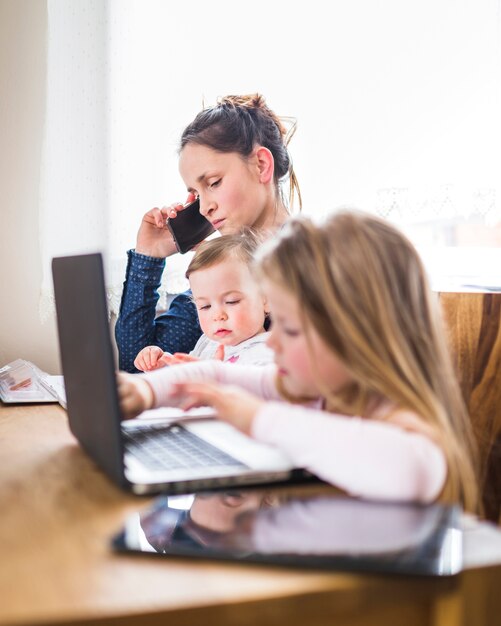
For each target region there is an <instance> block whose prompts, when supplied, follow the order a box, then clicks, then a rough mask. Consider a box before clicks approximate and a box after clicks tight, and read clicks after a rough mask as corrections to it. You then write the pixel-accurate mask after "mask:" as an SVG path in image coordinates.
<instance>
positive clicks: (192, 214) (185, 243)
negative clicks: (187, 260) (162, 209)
mask: <svg viewBox="0 0 501 626" xmlns="http://www.w3.org/2000/svg"><path fill="white" fill-rule="evenodd" d="M167 228H168V229H169V230H170V232H171V234H172V237H173V239H174V243H175V244H176V247H177V249H178V250H179V252H180V253H181V254H185V252H188V251H189V250H191V249H192V248H193V247H194V246H196V245H197V243H200V242H201V241H203V240H204V239H206V238H207V237H208V236H209V235H211V234H212V233H213V232H214V227H213V226H212V224H211V223H210V222H209V220H207V219H205V217H204V216H203V215H202V214H201V213H200V200H199V199H198V198H197V199H196V200H194V201H193V202H191V203H190V204H188V205H187V206H186V207H185V208H184V209H183V210H182V211H179V213H178V214H177V216H176V217H174V218H172V219H167Z"/></svg>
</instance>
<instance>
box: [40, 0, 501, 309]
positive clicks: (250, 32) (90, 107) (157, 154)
mask: <svg viewBox="0 0 501 626" xmlns="http://www.w3.org/2000/svg"><path fill="white" fill-rule="evenodd" d="M48 7H49V53H48V54H49V63H48V65H49V70H48V103H47V109H48V113H47V133H46V144H45V152H44V161H43V181H44V186H43V202H42V206H43V214H42V220H41V221H42V224H43V227H42V231H41V246H42V251H43V259H44V268H45V274H44V285H43V297H42V310H43V311H44V310H45V311H46V310H47V306H50V300H51V296H50V293H51V278H50V259H51V258H52V256H57V255H59V254H70V253H76V252H81V251H91V250H92V251H94V250H98V249H99V250H102V251H103V253H104V256H105V261H106V268H107V277H108V283H109V298H110V308H111V309H112V310H115V311H116V307H117V305H118V301H119V294H120V287H121V282H122V280H123V275H124V267H125V252H126V250H127V249H129V248H131V247H133V246H134V243H135V235H136V232H137V228H138V226H139V222H140V219H141V216H142V215H143V214H144V213H145V211H147V210H148V209H150V208H152V207H153V206H158V205H159V204H164V203H167V204H170V203H171V202H174V201H177V200H181V201H182V200H184V199H185V196H186V192H185V189H184V186H183V183H182V181H181V179H180V177H179V174H178V170H177V144H178V140H179V136H180V134H181V131H182V129H183V127H184V126H185V125H186V124H187V123H188V122H189V121H191V119H192V118H193V117H194V115H195V114H196V113H197V112H198V111H199V110H200V108H201V107H202V105H203V103H205V104H213V103H214V102H215V100H216V98H217V96H219V95H223V94H228V93H250V92H254V91H259V92H261V93H263V94H264V95H265V96H266V98H267V100H268V103H269V105H270V106H271V107H272V108H273V109H274V110H275V111H276V112H277V113H278V114H279V115H284V116H293V117H296V118H297V120H298V131H297V133H296V136H295V137H294V139H293V140H292V143H291V146H290V149H291V153H292V157H293V160H294V165H295V169H296V173H297V175H298V178H299V181H300V185H301V190H302V193H303V198H304V205H305V207H304V210H305V213H307V214H315V215H323V214H326V213H328V212H330V211H332V210H335V209H336V208H338V207H340V206H346V205H349V206H356V207H358V208H360V209H364V210H368V211H373V212H376V213H379V214H381V215H384V216H385V217H388V218H389V219H392V220H394V221H395V222H396V223H397V224H399V225H400V226H401V227H402V228H403V229H404V230H407V232H408V233H409V234H410V235H411V236H412V237H413V238H414V240H415V241H416V243H417V244H418V245H419V246H420V249H422V250H423V254H424V255H425V257H426V258H425V260H427V261H428V262H429V263H430V268H431V271H432V273H433V274H434V276H441V277H442V278H444V277H447V276H448V277H451V276H455V277H456V279H458V280H461V281H462V282H465V281H466V282H468V281H471V280H477V279H478V277H479V276H481V280H482V281H483V282H486V283H492V284H494V283H495V282H498V283H500V284H501V270H498V269H497V268H501V202H500V198H501V122H500V119H501V114H500V111H501V36H500V24H501V21H500V0H438V1H437V0H423V1H422V2H419V3H416V2H412V1H411V0H403V1H402V0H383V1H382V2H373V0H350V1H348V0H344V1H341V0H338V1H336V2H328V3H326V2H324V1H323V0H309V2H304V1H299V0H287V1H286V0H274V2H269V0H266V1H265V0H254V2H253V3H251V4H248V3H247V4H243V3H240V4H239V5H238V7H237V6H236V5H235V2H234V0H233V1H230V0H220V1H219V2H218V3H217V4H214V3H208V2H206V1H204V0H191V1H187V2H167V1H160V0H72V1H71V2H68V1H67V0H49V2H48ZM451 246H463V250H462V253H461V254H454V252H455V251H453V253H452V255H451V253H450V247H451ZM479 246H483V247H484V250H483V251H482V252H478V248H479ZM472 250H477V252H476V253H475V254H472ZM447 251H449V253H448V254H446V252H447ZM186 262H187V259H186V258H184V257H178V258H176V259H172V260H169V262H168V268H169V270H168V272H166V276H165V290H166V291H169V292H176V291H179V290H182V289H184V288H185V286H186V283H185V281H184V278H183V273H184V267H185V265H186Z"/></svg>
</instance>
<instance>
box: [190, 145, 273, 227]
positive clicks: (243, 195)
mask: <svg viewBox="0 0 501 626" xmlns="http://www.w3.org/2000/svg"><path fill="white" fill-rule="evenodd" d="M264 165H265V164H263V163H262V162H261V161H260V157H259V154H258V153H256V151H255V152H254V153H252V154H251V156H250V157H249V158H248V159H247V160H245V159H243V158H242V157H240V155H239V154H237V153H236V152H228V153H222V152H216V151H215V150H212V148H208V147H207V146H200V145H197V144H193V143H189V144H187V145H186V146H185V147H184V148H183V150H182V151H181V155H180V158H179V171H180V174H181V177H182V178H183V180H184V182H185V184H186V187H187V189H188V191H189V192H191V193H194V194H195V195H197V196H198V197H199V198H200V213H202V215H204V216H205V217H206V218H207V219H208V220H209V221H210V222H211V223H212V225H213V226H214V228H215V229H216V230H218V231H219V232H220V233H222V234H223V235H226V234H232V233H235V232H238V231H239V230H240V229H241V228H242V227H244V226H249V227H253V228H256V229H260V228H267V227H270V226H271V225H272V222H273V218H274V215H275V203H274V188H273V186H272V185H271V186H270V185H269V184H266V181H267V178H266V176H263V168H264ZM272 169H273V168H272ZM271 192H273V193H271Z"/></svg>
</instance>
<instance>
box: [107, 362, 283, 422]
mask: <svg viewBox="0 0 501 626" xmlns="http://www.w3.org/2000/svg"><path fill="white" fill-rule="evenodd" d="M275 374H276V367H275V365H274V364H270V365H267V366H252V365H246V366H239V365H238V364H236V363H222V362H221V361H216V360H208V361H197V362H195V363H187V364H185V365H176V367H168V368H162V369H159V370H155V371H153V372H148V373H146V374H139V375H128V374H123V373H122V374H119V376H118V393H119V399H120V406H121V410H122V415H123V417H124V418H132V417H135V416H136V415H138V414H139V413H141V412H142V411H144V410H146V409H150V408H153V407H159V406H179V405H181V404H183V402H184V400H185V398H183V397H182V396H181V397H180V395H179V388H178V387H177V385H178V384H179V383H216V386H217V387H219V386H220V385H225V386H226V385H230V386H238V388H239V389H240V390H243V393H245V392H247V394H245V395H246V396H249V395H251V394H252V395H253V396H255V397H257V398H260V399H264V400H279V399H280V395H279V393H278V391H277V388H276V385H275ZM243 401H244V402H245V400H243Z"/></svg>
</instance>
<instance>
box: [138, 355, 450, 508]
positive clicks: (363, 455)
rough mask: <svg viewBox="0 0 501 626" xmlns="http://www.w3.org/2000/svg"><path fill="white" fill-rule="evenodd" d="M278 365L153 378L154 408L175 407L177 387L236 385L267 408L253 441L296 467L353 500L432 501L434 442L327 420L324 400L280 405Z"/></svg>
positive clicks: (437, 471) (440, 469)
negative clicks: (273, 448)
mask: <svg viewBox="0 0 501 626" xmlns="http://www.w3.org/2000/svg"><path fill="white" fill-rule="evenodd" d="M275 375H276V368H275V365H268V366H260V367H254V366H245V367H243V366H239V365H237V364H228V363H221V362H218V361H201V362H198V363H190V364H188V365H186V366H178V367H172V368H164V369H161V370H157V371H155V372H150V373H148V374H143V376H146V377H147V380H148V382H149V383H150V385H151V387H152V388H153V392H154V395H155V406H173V405H174V404H175V403H174V402H173V400H172V398H171V397H170V393H171V390H172V384H173V383H176V382H187V381H199V382H201V381H204V382H216V383H220V384H223V385H225V384H231V385H238V386H240V387H242V388H243V389H245V390H246V391H249V392H251V393H253V394H255V395H256V396H258V397H260V398H262V399H264V400H266V401H267V402H266V403H265V404H264V406H263V407H262V408H261V409H260V410H259V411H258V413H257V414H256V416H255V418H254V420H253V424H252V436H253V437H254V438H255V439H257V440H259V441H262V442H263V443H268V444H272V445H275V446H277V447H278V448H280V449H281V450H282V451H284V452H285V453H286V454H287V455H288V456H289V458H290V459H291V460H292V461H293V463H294V464H295V465H296V466H297V467H302V468H305V469H308V470H309V471H310V472H312V473H314V474H316V475H317V476H318V477H319V478H322V479H323V480H325V481H327V482H329V483H331V484H333V485H335V486H337V487H339V488H341V489H343V490H344V491H346V492H347V493H349V494H350V495H355V496H360V497H364V498H374V499H385V500H386V499H387V500H397V501H417V502H431V501H433V500H434V499H436V498H437V497H438V495H439V494H440V492H441V490H442V488H443V485H444V483H445V480H446V476H447V464H446V460H445V455H444V453H443V451H442V449H441V448H440V446H438V444H437V443H435V442H434V441H433V440H432V439H430V438H429V437H427V436H425V435H423V434H421V433H418V432H414V431H408V430H405V429H404V428H402V427H400V426H398V425H396V424H393V423H389V422H382V421H378V420H376V419H363V418H361V417H351V416H346V415H339V414H336V413H328V412H326V411H322V410H320V404H321V402H320V400H319V401H318V402H317V403H312V404H311V405H309V406H303V405H292V404H290V403H287V402H285V401H284V400H283V398H282V397H281V396H280V394H279V392H278V390H277V388H276V385H275Z"/></svg>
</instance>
